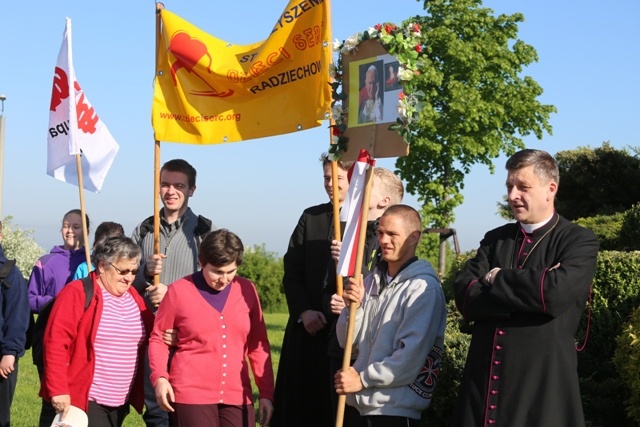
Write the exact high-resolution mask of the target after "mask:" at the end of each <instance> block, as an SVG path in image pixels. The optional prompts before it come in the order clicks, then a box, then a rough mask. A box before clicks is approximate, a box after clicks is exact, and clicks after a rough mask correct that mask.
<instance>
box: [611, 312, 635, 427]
mask: <svg viewBox="0 0 640 427" xmlns="http://www.w3.org/2000/svg"><path fill="white" fill-rule="evenodd" d="M639 331H640V308H636V309H635V310H634V311H633V314H632V315H631V320H630V321H629V323H627V324H626V325H625V327H624V330H623V331H622V333H621V334H620V335H619V336H618V338H617V339H616V344H617V348H616V352H615V356H614V358H613V362H614V364H615V366H616V370H617V371H618V373H619V375H620V378H621V379H622V381H623V382H624V384H625V386H626V387H627V388H628V389H629V397H628V399H627V400H626V401H625V404H626V409H627V415H628V416H629V418H630V419H632V420H633V421H634V422H635V423H637V424H640V345H638V344H640V339H639V337H640V332H639Z"/></svg>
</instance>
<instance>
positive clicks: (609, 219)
mask: <svg viewBox="0 0 640 427" xmlns="http://www.w3.org/2000/svg"><path fill="white" fill-rule="evenodd" d="M624 217H625V213H624V212H618V213H615V214H613V215H598V216H593V217H589V218H580V219H578V220H576V221H575V223H576V224H578V225H581V226H583V227H585V228H588V229H589V230H591V231H593V232H594V233H595V235H596V236H598V240H600V250H601V251H619V250H623V248H622V247H621V246H620V232H621V228H622V222H623V220H624Z"/></svg>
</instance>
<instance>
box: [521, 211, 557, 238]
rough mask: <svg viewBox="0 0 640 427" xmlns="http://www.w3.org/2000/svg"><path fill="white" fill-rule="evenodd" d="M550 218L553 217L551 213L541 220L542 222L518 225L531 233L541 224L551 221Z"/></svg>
mask: <svg viewBox="0 0 640 427" xmlns="http://www.w3.org/2000/svg"><path fill="white" fill-rule="evenodd" d="M551 218H553V214H551V216H550V217H549V218H547V219H546V220H544V221H542V222H538V223H536V224H523V223H520V227H522V229H523V230H524V232H525V233H529V234H530V233H533V232H534V231H536V230H537V229H538V228H540V227H542V226H543V225H545V224H546V223H548V222H549V221H551Z"/></svg>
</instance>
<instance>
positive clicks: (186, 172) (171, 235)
mask: <svg viewBox="0 0 640 427" xmlns="http://www.w3.org/2000/svg"><path fill="white" fill-rule="evenodd" d="M195 190H196V170H195V168H194V167H193V166H191V165H190V164H189V163H188V162H187V161H185V160H182V159H174V160H169V161H168V162H166V163H165V164H164V165H163V166H162V168H161V169H160V199H161V200H162V205H163V208H162V210H161V211H160V252H159V253H155V251H154V235H153V217H149V218H147V219H146V220H144V221H143V222H142V223H141V224H140V225H138V226H137V227H136V229H135V230H134V231H133V234H132V236H131V238H132V239H133V241H134V242H136V243H137V244H138V245H140V247H141V248H142V256H141V259H142V260H143V261H142V263H141V266H140V270H139V273H138V276H137V277H136V280H135V281H134V284H133V286H134V287H135V288H136V289H137V290H138V292H140V293H141V294H142V295H145V299H146V300H147V304H149V305H150V306H151V307H152V309H153V310H154V311H155V310H156V309H157V307H158V305H159V304H160V302H161V301H162V298H163V297H164V295H165V294H166V292H167V285H169V284H170V283H173V282H175V281H176V280H178V279H181V278H183V277H185V276H188V275H190V274H193V273H195V272H196V271H197V270H198V247H199V246H200V242H201V241H202V240H203V239H204V237H205V236H206V234H207V233H208V232H209V231H211V230H214V229H215V226H213V224H212V223H211V221H210V220H208V219H207V218H204V217H202V216H197V215H196V214H194V213H193V212H192V211H191V208H189V198H190V197H192V196H193V193H194V192H195ZM154 275H159V276H160V281H159V283H158V284H153V276H154ZM145 364H146V366H145V370H146V375H145V407H146V410H145V412H144V415H143V418H144V420H145V423H146V425H147V426H149V427H152V426H153V427H156V426H157V427H160V426H162V427H168V426H169V417H168V416H167V413H166V412H164V411H162V410H161V409H160V408H159V407H158V404H157V402H156V396H155V390H154V388H153V386H152V385H151V382H150V381H149V374H150V371H149V366H148V359H146V358H145Z"/></svg>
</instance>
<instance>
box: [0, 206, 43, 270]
mask: <svg viewBox="0 0 640 427" xmlns="http://www.w3.org/2000/svg"><path fill="white" fill-rule="evenodd" d="M12 220H13V218H12V217H11V216H7V217H5V219H4V220H3V221H2V247H3V249H4V255H5V256H6V257H7V258H9V259H14V258H15V260H16V265H17V266H18V268H19V269H20V272H21V273H22V275H23V276H24V278H25V279H26V280H29V275H30V274H31V269H32V268H33V265H34V264H35V263H36V261H37V260H38V258H40V257H41V256H42V255H43V254H44V249H42V248H41V247H40V246H38V244H37V243H36V241H35V240H34V239H33V237H31V235H32V234H33V230H21V229H20V228H19V227H18V226H15V225H13V223H12Z"/></svg>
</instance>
